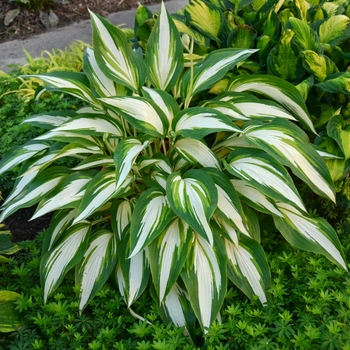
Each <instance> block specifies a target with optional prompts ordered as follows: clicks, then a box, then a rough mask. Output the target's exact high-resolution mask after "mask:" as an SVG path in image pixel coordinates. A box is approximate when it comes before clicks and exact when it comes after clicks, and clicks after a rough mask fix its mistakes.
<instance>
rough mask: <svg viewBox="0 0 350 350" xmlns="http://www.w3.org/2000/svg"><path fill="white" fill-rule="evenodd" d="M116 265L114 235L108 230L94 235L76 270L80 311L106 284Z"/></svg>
mask: <svg viewBox="0 0 350 350" xmlns="http://www.w3.org/2000/svg"><path fill="white" fill-rule="evenodd" d="M116 263H117V245H116V240H115V236H114V234H113V233H111V232H108V231H107V230H102V231H99V232H97V233H96V234H94V235H93V236H92V237H91V239H90V244H89V247H88V248H87V250H86V252H85V254H84V257H83V259H82V261H81V262H80V264H79V265H78V266H77V269H76V283H78V284H80V285H81V288H80V296H79V297H80V303H79V310H80V311H82V310H83V309H84V308H85V306H86V305H87V304H88V303H89V301H90V300H91V299H92V298H93V297H94V296H95V295H96V293H97V292H98V291H99V290H100V289H101V287H102V286H103V285H104V284H105V282H106V281H107V279H108V277H109V275H110V274H111V272H112V271H113V269H114V268H115V266H116Z"/></svg>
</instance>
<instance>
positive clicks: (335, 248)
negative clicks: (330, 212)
mask: <svg viewBox="0 0 350 350" xmlns="http://www.w3.org/2000/svg"><path fill="white" fill-rule="evenodd" d="M277 206H278V209H279V210H280V212H281V213H282V214H283V216H284V218H281V217H273V219H274V222H275V225H276V228H277V229H278V230H279V231H280V232H281V233H282V235H283V237H284V238H285V239H286V240H287V241H288V242H289V243H290V244H291V245H293V246H294V247H296V248H298V249H303V250H307V251H311V252H314V253H320V254H323V255H325V256H326V257H327V258H328V259H329V260H330V261H332V262H334V263H335V264H337V265H339V266H341V267H343V268H344V269H345V270H347V268H346V263H345V257H344V253H343V250H342V247H341V244H340V242H339V238H338V236H337V233H336V232H335V231H334V229H333V228H332V226H331V225H330V224H329V223H328V222H327V221H326V220H324V219H322V218H319V217H314V218H311V217H308V216H306V215H304V214H303V213H301V212H300V211H299V210H297V209H296V208H294V207H292V206H290V205H288V204H284V203H277Z"/></svg>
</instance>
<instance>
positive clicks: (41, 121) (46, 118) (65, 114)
mask: <svg viewBox="0 0 350 350" xmlns="http://www.w3.org/2000/svg"><path fill="white" fill-rule="evenodd" d="M74 116H76V112H74V111H53V112H49V113H48V112H45V113H40V114H35V115H32V116H30V117H28V118H26V119H24V121H23V122H22V124H30V125H33V126H36V127H38V128H42V129H53V128H55V127H57V126H60V125H61V124H63V123H65V122H67V121H69V120H71V118H72V117H74Z"/></svg>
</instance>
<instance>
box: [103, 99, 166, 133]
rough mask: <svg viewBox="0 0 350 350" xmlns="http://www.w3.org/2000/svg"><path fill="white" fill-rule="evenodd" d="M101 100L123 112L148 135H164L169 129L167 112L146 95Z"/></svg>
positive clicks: (130, 121) (124, 115)
mask: <svg viewBox="0 0 350 350" xmlns="http://www.w3.org/2000/svg"><path fill="white" fill-rule="evenodd" d="M100 101H101V102H103V103H104V104H105V105H107V106H108V107H109V108H111V109H112V110H115V111H116V112H117V113H118V114H121V115H122V116H123V117H124V118H125V119H126V120H127V121H128V122H129V123H130V124H131V125H132V126H134V127H135V128H136V129H138V130H140V131H142V132H144V133H146V134H147V135H151V136H156V137H163V136H165V135H166V134H167V132H168V129H169V121H168V118H167V116H166V115H165V113H164V112H163V111H162V110H161V109H160V108H158V106H157V105H156V104H155V103H154V102H153V101H152V100H149V99H148V98H145V97H128V96H125V97H114V98H101V99H100Z"/></svg>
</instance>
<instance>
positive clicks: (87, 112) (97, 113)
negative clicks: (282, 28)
mask: <svg viewBox="0 0 350 350" xmlns="http://www.w3.org/2000/svg"><path fill="white" fill-rule="evenodd" d="M91 20H92V28H93V48H92V49H86V51H85V53H84V72H83V73H71V72H61V73H58V72H54V73H49V74H40V75H36V77H38V78H40V79H42V80H43V81H44V82H45V83H46V85H47V86H48V87H49V88H50V89H58V90H61V91H64V92H67V93H70V94H71V95H73V96H75V97H77V98H80V99H81V100H83V101H85V102H86V103H88V104H89V106H88V107H84V108H82V109H80V110H78V111H77V112H67V111H57V112H54V113H42V114H39V115H35V116H32V117H30V118H28V119H26V121H25V122H26V123H30V124H33V125H36V126H40V127H41V128H45V129H48V131H47V132H46V133H44V134H42V135H41V136H39V137H36V138H35V139H33V140H31V141H29V142H27V143H26V144H25V145H23V146H21V147H19V146H18V147H15V148H14V149H13V150H12V151H11V152H9V153H8V154H7V155H5V156H4V158H3V159H2V161H1V163H0V167H1V172H5V171H8V170H10V169H11V168H13V167H15V166H17V165H19V164H21V169H20V176H19V177H18V179H17V181H16V183H15V186H14V189H13V191H12V193H11V194H10V195H9V196H8V197H7V198H6V200H5V202H4V204H3V207H2V209H3V211H2V213H1V216H0V220H3V219H5V218H6V217H8V216H9V215H11V214H12V213H13V212H15V211H16V210H18V209H19V208H21V207H27V206H32V205H37V209H36V212H35V214H34V216H33V218H36V217H40V216H41V215H44V214H46V213H48V212H53V211H54V212H55V213H54V216H53V218H52V222H51V225H50V227H49V229H48V230H47V231H46V232H45V237H44V242H43V251H42V260H41V268H40V271H41V279H42V285H43V289H44V299H45V300H47V299H48V298H49V297H50V295H51V294H52V293H53V292H54V290H55V289H56V288H57V287H58V286H59V284H60V283H61V281H62V280H63V278H64V276H65V274H66V273H67V272H68V271H69V270H70V269H72V268H74V269H75V275H76V282H77V284H78V285H79V286H80V287H79V291H80V293H79V294H80V297H79V299H80V302H79V308H80V310H83V309H84V308H85V307H86V305H87V303H88V302H89V301H90V300H91V299H92V298H93V297H94V296H95V295H96V293H97V292H98V291H99V289H100V288H101V287H102V286H103V285H104V283H105V282H106V280H107V279H108V278H109V277H110V276H111V278H112V280H114V281H115V282H116V285H117V287H118V289H119V291H120V293H121V295H122V296H123V298H124V300H125V302H126V304H127V306H128V307H129V308H130V310H131V312H132V313H133V314H135V313H134V311H133V310H132V305H133V303H134V302H135V301H136V300H137V299H138V298H139V297H140V295H141V294H142V293H143V291H144V290H145V288H147V287H148V286H150V288H151V289H152V291H153V292H152V294H153V296H154V299H155V301H156V303H157V306H158V309H159V313H160V315H161V316H162V318H163V319H164V321H165V322H167V323H168V322H172V323H174V324H175V325H176V326H180V327H185V328H186V332H187V333H188V334H190V335H191V336H192V337H193V336H194V329H195V327H194V324H195V320H196V319H197V320H198V321H199V323H200V325H201V327H202V328H203V329H204V330H205V329H206V328H207V327H209V326H210V324H211V323H212V322H213V321H214V320H216V319H217V318H220V309H221V307H222V303H223V300H224V298H225V295H226V292H227V286H228V283H231V282H233V283H234V284H235V285H236V286H238V287H239V288H240V289H241V290H242V291H243V292H244V293H245V294H246V295H247V296H248V297H253V296H255V295H256V296H257V298H258V299H259V300H260V302H261V303H262V304H265V303H266V301H267V290H268V288H269V285H270V273H269V267H268V263H267V258H266V255H265V253H264V250H263V248H262V246H261V245H260V229H259V217H260V216H261V215H263V214H268V215H271V216H272V218H273V220H274V222H275V225H276V227H277V228H278V230H279V231H280V232H281V233H282V235H283V236H284V237H285V239H286V240H287V241H288V242H290V243H291V244H292V245H294V246H296V247H299V248H302V249H306V250H309V251H313V252H316V253H321V254H324V255H325V256H326V257H327V258H329V259H330V260H331V261H333V262H334V263H336V264H338V265H339V266H341V267H342V268H344V269H346V263H345V261H344V256H343V252H342V248H341V245H340V243H339V240H338V237H337V234H336V232H335V231H334V230H333V229H332V227H331V226H330V225H329V224H328V223H327V222H326V221H325V220H323V219H321V218H318V217H315V216H310V215H309V214H308V212H307V209H306V208H305V205H304V203H303V200H302V198H301V196H300V195H299V193H298V190H297V188H296V186H295V185H294V182H293V178H295V177H298V178H300V179H301V180H302V181H304V182H305V183H306V184H307V185H308V186H310V187H311V189H312V190H313V191H314V192H315V193H317V194H319V195H321V196H324V197H326V198H330V199H331V200H333V201H335V191H334V186H333V183H332V180H331V176H330V174H329V171H328V168H327V166H326V165H325V163H324V161H323V160H322V158H321V156H320V155H319V153H318V152H317V151H316V150H315V149H314V148H313V146H312V145H311V144H310V142H309V140H308V136H307V135H306V134H305V132H304V131H302V129H301V128H299V127H298V126H297V125H296V124H295V123H296V122H297V121H298V122H300V123H301V124H303V125H304V126H305V128H308V129H309V130H310V132H312V131H314V127H313V123H312V121H311V119H310V116H309V114H308V111H307V108H306V106H305V104H304V102H303V99H302V97H301V95H300V93H299V91H298V90H297V89H296V88H295V87H294V86H293V85H291V84H289V83H287V82H285V81H283V80H282V79H279V78H276V77H267V76H254V77H251V78H250V77H246V76H243V77H240V76H235V75H233V73H232V69H233V68H234V67H236V66H237V65H242V64H243V62H244V61H245V60H246V59H248V58H249V57H250V56H251V55H253V54H255V52H256V50H252V49H237V48H226V49H219V50H215V51H213V52H211V53H209V54H208V55H207V56H206V57H201V58H199V59H198V57H196V56H195V55H194V52H193V48H194V41H193V40H192V39H191V38H190V37H188V36H187V37H183V38H182V39H183V41H181V37H180V35H179V32H178V30H177V27H176V25H175V23H174V21H173V20H172V18H171V17H170V15H169V14H168V13H167V11H166V9H165V6H164V5H162V7H161V11H160V14H159V16H158V18H157V20H156V21H155V24H154V26H153V28H152V31H151V34H150V36H149V39H148V42H147V45H146V46H145V50H144V51H142V50H141V48H139V49H135V50H133V49H132V45H133V41H132V40H131V41H130V42H129V41H128V40H127V38H126V37H125V35H124V34H123V32H122V31H121V30H120V29H118V28H116V27H115V26H113V25H111V24H110V23H109V22H108V21H107V20H105V19H104V18H102V17H100V16H98V15H96V14H94V13H91ZM213 35H214V33H213ZM184 46H186V47H188V54H187V55H184V53H183V47H184ZM228 76H233V79H232V81H230V83H229V84H228V85H227V87H226V88H225V90H224V91H222V92H221V93H219V94H216V95H213V94H211V92H210V91H211V89H213V87H215V84H217V83H218V81H220V80H221V79H225V77H228ZM63 157H73V158H77V159H79V160H80V163H79V164H77V165H76V166H74V167H73V168H68V167H65V166H62V165H61V166H59V165H55V162H56V161H58V160H60V159H61V158H63ZM290 172H291V173H293V174H294V175H291V174H290ZM102 222H105V225H104V226H102V228H101V223H102ZM96 227H99V229H96ZM228 281H230V282H228ZM136 316H137V315H136ZM138 317H142V315H138Z"/></svg>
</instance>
